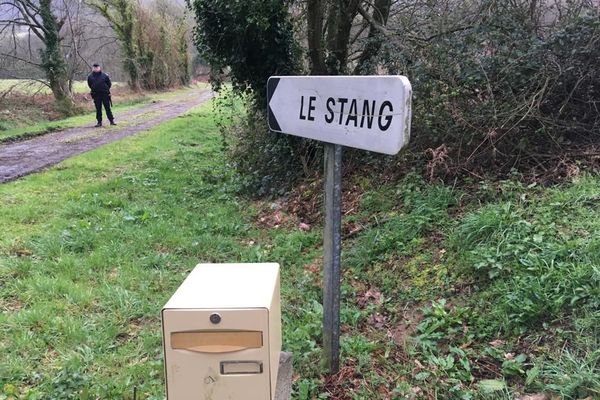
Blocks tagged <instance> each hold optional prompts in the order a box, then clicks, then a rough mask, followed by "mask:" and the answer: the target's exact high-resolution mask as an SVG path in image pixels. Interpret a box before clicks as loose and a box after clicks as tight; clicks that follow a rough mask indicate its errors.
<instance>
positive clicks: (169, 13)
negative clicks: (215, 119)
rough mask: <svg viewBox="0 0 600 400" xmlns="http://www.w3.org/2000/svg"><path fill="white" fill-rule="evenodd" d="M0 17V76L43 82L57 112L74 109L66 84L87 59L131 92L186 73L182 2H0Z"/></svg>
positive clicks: (170, 82) (186, 24)
mask: <svg viewBox="0 0 600 400" xmlns="http://www.w3.org/2000/svg"><path fill="white" fill-rule="evenodd" d="M0 16H1V17H0V56H1V57H0V79H33V80H36V81H37V82H39V83H41V84H44V85H46V86H47V87H48V89H49V90H51V92H52V94H53V96H54V102H55V104H56V106H55V108H56V109H58V110H60V112H61V114H62V116H70V115H73V114H76V113H77V112H78V111H81V110H80V109H79V108H78V102H77V98H76V96H75V94H76V92H74V91H73V85H74V83H75V82H77V81H79V80H82V79H85V77H86V76H87V74H89V73H90V69H91V66H92V64H93V63H101V64H103V65H102V67H103V69H104V70H105V71H106V72H108V73H109V74H110V75H111V78H112V79H113V80H114V81H119V80H121V81H129V84H130V86H131V88H132V89H134V90H140V89H152V90H154V89H166V88H171V87H176V86H179V85H186V84H188V83H189V81H190V77H191V75H192V71H191V67H190V58H191V57H192V55H193V51H192V50H193V49H190V48H189V45H188V43H189V42H190V41H191V38H190V34H189V33H190V31H191V23H190V20H189V18H188V17H187V14H186V11H185V9H184V6H183V4H181V3H176V2H175V3H174V2H169V1H165V0H153V1H148V2H143V3H140V2H136V1H132V0H86V1H75V0H7V1H4V2H2V3H0ZM119 43H120V45H121V46H120V47H121V48H119V47H118V44H119ZM121 65H122V66H121ZM195 66H197V60H196V64H195ZM124 71H125V72H124ZM6 95H7V94H6V93H4V92H0V99H2V98H4V97H6Z"/></svg>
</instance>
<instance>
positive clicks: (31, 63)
mask: <svg viewBox="0 0 600 400" xmlns="http://www.w3.org/2000/svg"><path fill="white" fill-rule="evenodd" d="M0 56H3V57H10V58H12V59H13V60H17V61H21V62H24V63H27V64H30V65H34V66H36V67H38V68H41V67H42V65H41V64H36V63H34V62H33V61H31V60H26V59H24V58H21V57H18V56H15V55H12V54H8V53H0Z"/></svg>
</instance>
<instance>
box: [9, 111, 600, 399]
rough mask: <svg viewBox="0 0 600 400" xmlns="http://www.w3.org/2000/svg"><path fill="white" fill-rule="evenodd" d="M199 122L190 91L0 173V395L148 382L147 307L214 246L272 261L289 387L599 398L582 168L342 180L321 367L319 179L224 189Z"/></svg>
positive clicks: (225, 258) (314, 391)
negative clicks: (92, 138) (126, 123)
mask: <svg viewBox="0 0 600 400" xmlns="http://www.w3.org/2000/svg"><path fill="white" fill-rule="evenodd" d="M217 121H218V117H217V116H216V115H215V114H214V113H213V111H212V109H211V107H210V105H204V106H202V107H201V108H199V109H197V110H195V111H193V112H191V113H190V114H188V115H186V116H184V117H182V118H178V119H175V120H172V121H170V122H167V123H165V124H163V125H161V126H160V127H157V128H155V129H153V130H152V131H149V132H147V133H143V134H140V135H138V136H136V137H131V138H127V139H125V140H123V141H120V142H119V143H114V144H111V145H108V146H106V147H104V148H100V149H97V150H95V151H92V152H89V153H86V154H83V155H80V156H78V157H75V158H73V159H70V160H67V161H65V162H63V163H62V164H61V165H60V166H59V167H58V168H54V169H51V170H50V171H47V172H43V173H39V174H35V175H31V176H29V177H26V178H24V179H22V180H20V181H17V182H12V183H8V184H5V185H2V186H0V198H1V199H2V203H3V207H2V208H1V209H0V220H1V221H2V225H3V228H4V229H3V231H2V235H1V236H0V282H2V286H1V289H0V307H1V308H2V309H3V311H4V312H3V313H2V315H1V316H0V329H1V330H2V335H0V338H1V339H0V350H1V352H2V354H3V355H4V357H2V358H0V387H1V388H2V389H1V390H2V393H3V394H2V395H0V397H2V396H3V397H4V398H6V399H8V398H24V399H38V398H39V399H41V398H64V399H86V398H87V399H94V398H115V397H119V398H121V397H123V398H126V399H132V398H133V392H134V388H137V395H138V398H148V399H152V398H155V399H156V398H162V396H163V377H162V375H163V367H162V359H161V357H162V355H161V345H160V340H161V339H160V322H159V310H160V308H161V306H162V305H163V303H164V302H165V301H166V299H167V298H168V297H169V295H170V294H171V293H172V292H173V291H174V290H175V288H176V287H177V286H178V285H179V284H180V282H181V281H182V280H183V278H184V277H185V275H186V274H187V273H188V272H189V271H190V269H191V268H192V267H193V266H194V265H195V264H196V263H198V262H230V261H242V262H261V261H269V262H272V261H276V262H280V263H281V265H282V268H283V270H282V285H283V286H282V295H283V307H284V309H283V315H284V325H283V326H284V340H285V344H284V348H285V349H286V350H288V351H292V352H294V360H295V371H296V373H297V374H298V377H299V379H298V380H297V381H296V383H295V386H294V390H295V394H294V398H296V399H315V398H323V399H324V398H335V399H389V398H394V399H396V398H398V399H399V398H432V397H435V396H437V397H438V398H449V399H451V398H461V399H468V398H507V399H509V398H516V397H517V396H518V394H519V393H520V394H523V393H536V392H547V393H554V394H556V395H557V396H561V397H562V398H566V399H578V398H585V397H586V396H587V397H590V398H595V397H597V396H598V394H599V393H600V370H599V368H600V367H599V366H600V364H599V356H600V354H599V353H598V348H599V344H600V343H598V338H600V332H599V331H598V327H600V324H599V322H600V321H599V319H598V318H599V316H600V304H599V302H598V298H599V296H598V295H599V293H598V290H599V289H600V273H599V272H600V269H599V265H600V260H599V259H598V256H597V254H598V239H597V238H598V237H600V218H599V217H598V212H597V211H598V210H597V203H598V198H599V197H600V189H599V188H600V181H599V179H598V178H597V177H593V176H585V175H582V176H580V177H578V178H576V179H575V180H574V181H573V182H572V183H569V184H564V185H563V186H559V187H555V188H551V189H545V188H541V187H538V186H536V185H530V186H523V185H522V184H520V183H518V179H516V178H518V177H516V176H515V177H514V178H515V179H512V180H506V181H502V182H498V183H493V182H472V183H471V187H470V189H469V190H468V191H467V190H466V189H461V190H459V189H456V188H453V187H451V186H446V185H443V184H434V185H430V184H427V183H426V182H424V181H423V179H422V178H421V177H419V176H418V175H417V174H409V175H408V176H407V177H405V178H404V179H403V180H402V181H400V182H397V183H387V184H381V183H378V182H380V179H379V178H378V177H377V175H362V176H354V177H353V178H351V179H350V181H346V183H345V186H346V188H347V193H348V197H347V198H346V201H345V204H346V207H347V210H352V211H348V212H346V217H345V219H344V232H346V233H345V236H346V240H345V242H344V254H343V262H344V278H343V289H342V292H343V308H342V314H341V315H342V323H343V335H342V356H343V366H344V367H343V368H342V371H341V372H340V374H339V375H337V376H334V377H331V378H327V379H323V377H322V372H323V371H321V370H319V368H317V367H316V366H317V365H319V362H318V360H319V357H320V340H321V331H320V327H321V316H322V309H321V306H320V298H321V282H320V281H321V279H320V257H321V255H322V248H321V228H320V227H319V224H318V222H316V221H318V220H317V219H314V218H315V217H314V215H318V213H317V214H315V213H314V210H311V209H310V207H308V206H307V204H317V207H318V204H319V203H318V201H317V202H311V201H308V199H310V198H312V197H313V196H316V193H317V192H319V191H320V185H308V186H303V187H301V188H299V189H298V190H297V192H294V193H292V195H291V197H290V198H289V199H288V201H287V202H286V203H283V204H282V203H278V202H277V203H272V202H269V201H251V200H248V199H245V198H243V197H239V195H238V194H237V193H238V191H239V190H240V185H241V184H242V183H243V177H242V176H240V175H238V173H237V172H236V171H235V169H234V168H233V167H232V165H231V164H230V163H229V162H228V161H227V155H226V153H224V152H223V150H222V146H221V144H222V142H221V138H220V136H219V134H218V132H217V130H216V127H217V125H216V124H217ZM167 133H168V134H167ZM294 199H297V200H294ZM294 204H296V205H298V206H297V207H296V206H294ZM311 216H312V217H311ZM313 219H314V220H313ZM300 222H302V223H303V225H300Z"/></svg>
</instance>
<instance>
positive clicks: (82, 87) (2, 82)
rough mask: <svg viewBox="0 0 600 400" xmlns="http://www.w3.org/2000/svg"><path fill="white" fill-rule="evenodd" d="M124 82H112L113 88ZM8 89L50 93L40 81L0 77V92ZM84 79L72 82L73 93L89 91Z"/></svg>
mask: <svg viewBox="0 0 600 400" xmlns="http://www.w3.org/2000/svg"><path fill="white" fill-rule="evenodd" d="M126 85H127V84H126V83H124V82H113V87H114V88H119V87H125V86H126ZM8 90H10V91H11V93H20V94H25V95H38V94H39V95H47V94H52V92H51V91H50V88H49V87H48V86H46V85H44V84H43V83H41V82H38V81H35V80H32V79H0V94H2V93H4V92H6V91H8ZM89 91H90V89H89V88H88V85H87V82H86V81H76V82H75V83H74V84H73V93H76V94H82V93H89Z"/></svg>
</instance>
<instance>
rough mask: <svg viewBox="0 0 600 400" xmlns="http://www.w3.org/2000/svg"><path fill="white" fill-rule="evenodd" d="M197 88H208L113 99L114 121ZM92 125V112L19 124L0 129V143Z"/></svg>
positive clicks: (189, 88) (93, 120)
mask: <svg viewBox="0 0 600 400" xmlns="http://www.w3.org/2000/svg"><path fill="white" fill-rule="evenodd" d="M199 88H200V89H204V88H208V86H207V85H203V84H196V85H193V86H190V87H186V88H183V89H178V90H172V91H169V92H161V93H149V94H143V95H141V96H138V97H135V98H131V99H125V100H122V101H119V100H117V99H116V98H115V105H114V107H113V111H114V114H115V117H116V119H117V120H118V118H119V113H123V112H126V111H129V110H133V109H136V108H139V107H142V106H144V105H147V104H149V103H152V102H154V101H160V100H163V101H164V100H169V99H172V98H173V97H176V96H180V95H182V94H185V93H186V92H189V91H191V90H197V89H199ZM0 122H1V121H0ZM94 123H95V113H94V112H93V111H90V112H88V113H87V114H85V115H77V116H73V117H69V118H64V119H59V120H54V121H44V122H39V121H34V122H33V123H28V122H26V123H25V124H19V126H17V127H7V128H6V129H4V130H2V129H0V143H6V142H10V141H15V140H21V139H25V138H31V137H35V136H40V135H43V134H46V133H49V132H54V131H57V130H62V129H68V128H73V127H77V126H82V125H86V124H94Z"/></svg>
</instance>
